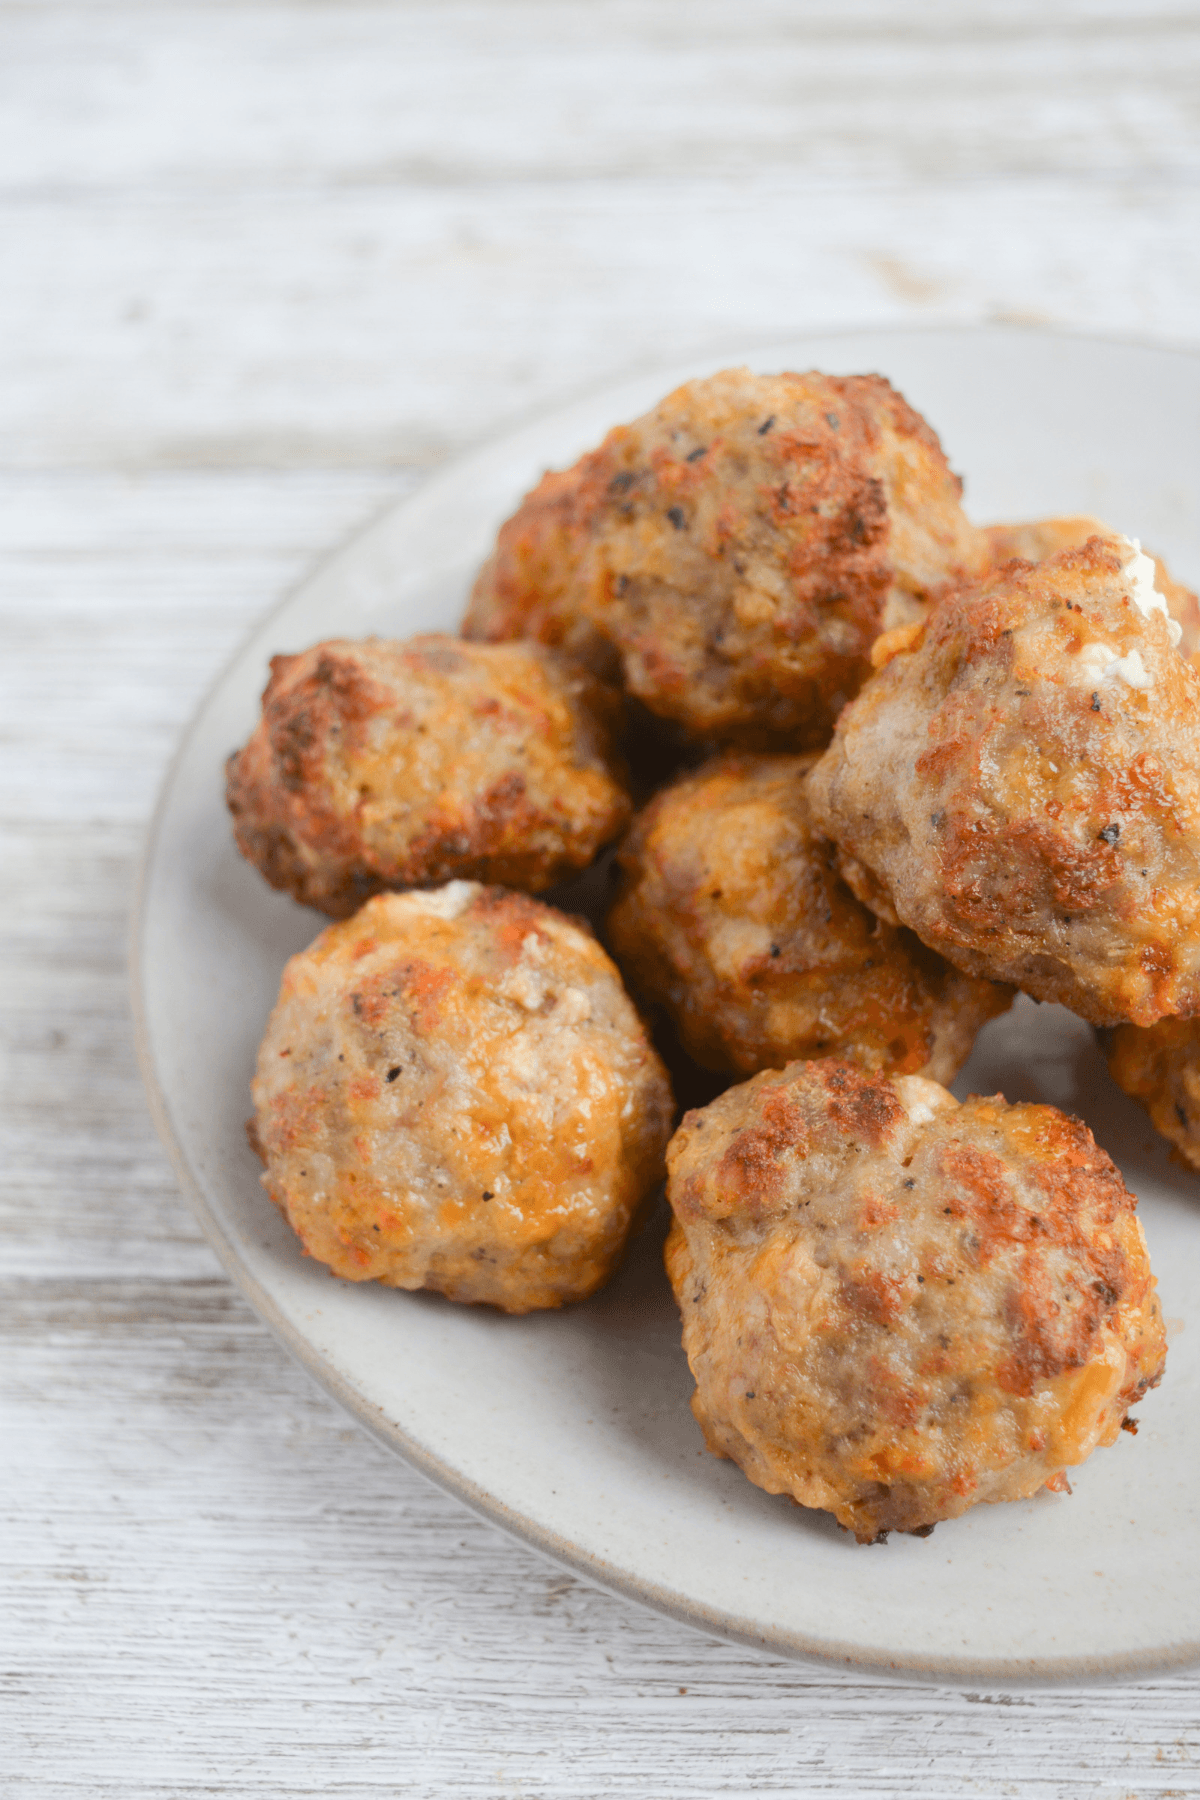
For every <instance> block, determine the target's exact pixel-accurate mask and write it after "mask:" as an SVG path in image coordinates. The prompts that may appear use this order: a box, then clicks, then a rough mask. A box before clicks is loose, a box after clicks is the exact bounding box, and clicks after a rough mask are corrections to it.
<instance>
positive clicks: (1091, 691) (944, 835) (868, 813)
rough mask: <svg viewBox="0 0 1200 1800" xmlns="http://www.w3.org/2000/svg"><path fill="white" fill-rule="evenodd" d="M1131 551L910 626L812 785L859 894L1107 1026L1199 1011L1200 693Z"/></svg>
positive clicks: (981, 964)
mask: <svg viewBox="0 0 1200 1800" xmlns="http://www.w3.org/2000/svg"><path fill="white" fill-rule="evenodd" d="M1152 578H1153V565H1152V564H1151V563H1150V559H1149V558H1148V557H1145V556H1141V555H1140V554H1138V553H1136V552H1135V549H1134V546H1133V545H1132V544H1130V543H1128V541H1126V542H1125V543H1124V544H1123V545H1117V544H1115V543H1113V542H1110V541H1105V540H1102V539H1100V538H1092V539H1090V540H1089V541H1088V543H1087V544H1086V545H1084V547H1083V548H1082V549H1079V550H1067V551H1062V552H1060V553H1059V554H1058V555H1056V556H1052V557H1050V558H1049V559H1048V560H1047V561H1046V562H1043V563H1040V564H1038V565H1037V566H1036V567H1034V566H1032V565H1031V564H1028V563H1010V564H1009V565H1008V566H1007V567H1006V568H1005V569H1003V570H1001V571H1000V572H999V574H997V575H996V576H994V577H993V578H992V580H991V581H990V582H988V583H987V584H985V585H984V586H983V587H982V588H980V589H978V590H975V591H968V592H966V593H963V594H960V595H957V596H954V597H952V598H951V599H949V600H946V601H944V602H943V603H942V605H941V606H939V607H938V608H937V609H935V611H934V612H933V613H932V614H931V615H930V617H929V618H928V619H927V620H926V621H925V623H924V625H920V626H916V627H914V633H915V635H914V636H913V638H912V641H911V643H910V644H909V646H908V648H906V649H900V650H899V652H898V653H897V654H895V655H894V656H893V657H892V659H891V661H889V662H888V663H887V664H886V666H885V667H884V668H882V669H881V670H880V672H879V673H878V674H877V675H876V676H875V678H874V679H873V680H872V681H871V682H870V683H869V685H868V686H867V687H866V688H865V689H864V691H863V692H862V693H861V694H860V695H859V697H858V699H857V700H855V701H854V703H853V704H852V705H851V706H850V707H848V708H847V710H846V712H845V713H844V714H843V715H842V718H841V720H840V721H839V723H838V729H837V735H836V737H835V738H834V741H833V743H832V744H831V745H830V747H829V750H828V751H827V752H826V754H825V755H824V757H822V759H821V761H820V762H819V763H818V764H817V766H816V768H815V769H814V770H813V773H812V775H811V776H810V777H809V800H810V802H811V804H812V809H813V819H814V822H815V824H816V826H817V827H818V829H820V830H822V831H824V832H825V833H827V835H829V836H830V837H832V838H834V839H836V841H837V842H838V844H839V846H840V848H841V851H842V858H841V868H842V873H843V874H844V875H845V877H846V880H847V881H848V882H849V884H850V886H851V887H852V888H853V889H854V891H855V893H856V894H857V895H858V896H859V898H860V899H861V900H864V901H865V902H866V903H867V904H868V905H870V906H871V907H873V908H874V910H875V911H877V912H878V913H879V914H880V916H881V917H883V918H886V919H890V920H893V921H896V922H899V923H902V924H905V925H908V926H910V927H911V929H912V930H914V931H915V932H917V934H918V935H919V936H920V937H921V938H922V939H923V940H924V942H925V943H927V944H929V945H930V946H931V947H932V948H933V949H935V950H937V951H939V952H940V953H941V954H942V955H943V956H945V957H946V958H948V960H949V961H950V962H953V963H955V964H956V965H957V967H959V968H960V969H964V970H966V971H967V972H968V973H970V974H975V975H986V976H989V977H990V978H991V979H993V980H996V981H1010V982H1013V983H1015V984H1016V985H1017V986H1019V987H1022V988H1024V989H1025V990H1026V991H1027V992H1028V993H1030V994H1032V995H1033V996H1034V997H1035V998H1036V999H1038V1000H1059V1001H1062V1002H1063V1003H1064V1004H1066V1005H1067V1006H1070V1007H1072V1008H1073V1009H1074V1010H1075V1011H1076V1012H1078V1013H1081V1014H1082V1015H1083V1017H1084V1018H1087V1019H1091V1020H1092V1021H1093V1022H1094V1023H1095V1024H1100V1025H1107V1024H1116V1023H1119V1022H1120V1021H1121V1020H1125V1019H1128V1020H1132V1021H1133V1022H1134V1023H1136V1024H1140V1025H1150V1024H1153V1022H1154V1021H1155V1020H1156V1019H1159V1018H1161V1017H1163V1015H1164V1014H1167V1013H1181V1014H1190V1013H1193V1012H1196V1011H1200V678H1198V677H1197V674H1196V672H1195V670H1194V669H1193V668H1192V667H1191V666H1190V664H1189V663H1188V662H1187V661H1186V660H1185V659H1184V658H1183V657H1182V656H1181V655H1180V654H1179V652H1178V650H1177V649H1176V648H1175V647H1174V643H1173V641H1172V639H1173V636H1175V635H1177V632H1178V627H1177V626H1176V625H1175V624H1174V622H1173V621H1171V620H1169V619H1168V617H1167V616H1166V612H1165V608H1164V606H1163V603H1162V600H1161V598H1160V597H1159V596H1158V595H1156V594H1155V593H1154V590H1153V587H1152Z"/></svg>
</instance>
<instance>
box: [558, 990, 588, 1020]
mask: <svg viewBox="0 0 1200 1800" xmlns="http://www.w3.org/2000/svg"><path fill="white" fill-rule="evenodd" d="M558 1016H559V1018H560V1020H561V1021H562V1023H563V1024H564V1025H580V1024H582V1023H583V1021H584V1019H590V1018H591V1016H592V1003H591V1001H590V1000H589V999H588V997H587V995H586V994H585V993H584V991H583V989H582V988H575V987H571V988H566V989H565V990H564V992H563V995H562V998H561V999H560V1001H559V1003H558Z"/></svg>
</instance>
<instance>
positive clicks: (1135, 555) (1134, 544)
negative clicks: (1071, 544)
mask: <svg viewBox="0 0 1200 1800" xmlns="http://www.w3.org/2000/svg"><path fill="white" fill-rule="evenodd" d="M1123 542H1124V543H1126V544H1128V545H1129V549H1130V552H1131V555H1130V557H1129V560H1128V562H1127V563H1125V564H1124V566H1123V567H1122V569H1121V573H1122V575H1123V576H1124V577H1125V579H1126V581H1127V582H1128V583H1129V585H1130V587H1131V589H1132V590H1133V591H1132V593H1131V594H1130V596H1129V597H1130V599H1131V600H1132V601H1133V604H1134V605H1135V606H1136V607H1137V609H1138V611H1139V612H1140V613H1141V615H1142V617H1143V619H1148V618H1149V617H1150V614H1151V613H1156V612H1158V613H1161V614H1162V616H1163V618H1164V619H1165V620H1166V621H1167V630H1168V632H1169V633H1170V635H1171V642H1172V643H1173V644H1177V643H1178V642H1179V640H1180V638H1181V637H1182V636H1183V627H1182V626H1181V625H1180V624H1179V621H1178V620H1177V619H1173V618H1172V617H1171V615H1170V612H1169V611H1168V610H1167V603H1166V600H1165V599H1164V598H1163V596H1162V595H1161V594H1160V593H1159V591H1158V589H1157V588H1156V587H1155V585H1154V578H1155V574H1156V570H1155V567H1154V558H1153V557H1152V556H1147V555H1146V553H1145V551H1144V550H1143V549H1142V546H1141V542H1140V540H1139V539H1138V538H1125V539H1123ZM1147 685H1148V683H1146V682H1136V681H1134V682H1131V683H1130V686H1131V687H1145V686H1147Z"/></svg>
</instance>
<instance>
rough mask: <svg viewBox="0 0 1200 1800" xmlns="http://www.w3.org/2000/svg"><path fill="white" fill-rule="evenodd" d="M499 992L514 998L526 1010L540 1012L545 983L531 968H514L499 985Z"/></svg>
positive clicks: (509, 998)
mask: <svg viewBox="0 0 1200 1800" xmlns="http://www.w3.org/2000/svg"><path fill="white" fill-rule="evenodd" d="M500 991H501V993H502V994H503V995H504V996H505V998H506V999H508V1000H515V1001H516V1003H517V1005H518V1006H523V1007H524V1008H525V1011H526V1012H531V1013H532V1012H540V1011H541V1008H542V1004H543V1002H544V1001H545V998H546V984H545V981H544V980H543V979H542V977H541V976H540V975H539V974H537V973H536V972H535V971H534V970H533V969H522V968H516V969H514V970H513V972H512V974H511V975H509V976H507V977H506V978H505V980H504V982H503V983H502V985H501V989H500Z"/></svg>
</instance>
